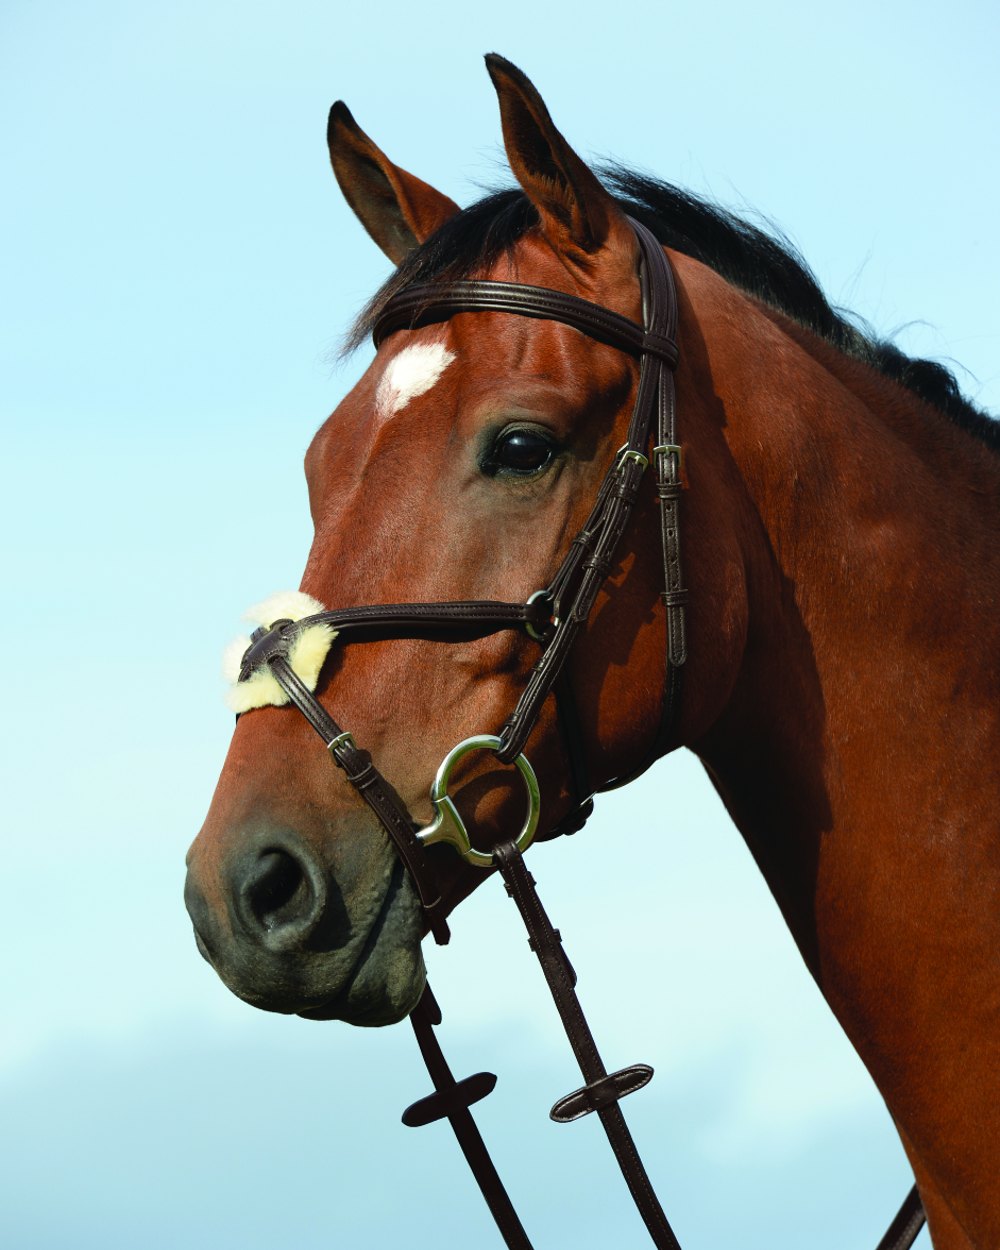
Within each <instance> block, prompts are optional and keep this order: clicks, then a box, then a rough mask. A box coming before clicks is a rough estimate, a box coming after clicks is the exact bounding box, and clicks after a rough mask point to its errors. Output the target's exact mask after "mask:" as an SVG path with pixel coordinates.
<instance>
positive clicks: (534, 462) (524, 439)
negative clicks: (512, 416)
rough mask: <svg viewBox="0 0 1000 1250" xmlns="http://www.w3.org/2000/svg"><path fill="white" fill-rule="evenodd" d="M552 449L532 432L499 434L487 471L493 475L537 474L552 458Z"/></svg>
mask: <svg viewBox="0 0 1000 1250" xmlns="http://www.w3.org/2000/svg"><path fill="white" fill-rule="evenodd" d="M552 452H553V447H552V444H551V443H550V442H549V440H548V439H547V438H543V437H542V435H541V434H536V433H535V432H534V431H533V430H508V431H507V432H506V433H505V434H501V435H500V437H499V438H498V439H497V441H496V443H495V444H494V446H493V450H492V452H491V454H490V458H489V464H488V469H490V470H492V471H493V472H494V473H496V472H498V471H499V470H506V471H507V472H508V473H537V471H538V470H539V469H541V468H543V467H544V466H545V465H546V464H548V462H549V460H551V458H552Z"/></svg>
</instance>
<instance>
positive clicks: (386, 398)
mask: <svg viewBox="0 0 1000 1250" xmlns="http://www.w3.org/2000/svg"><path fill="white" fill-rule="evenodd" d="M454 359H455V353H454V352H453V351H450V350H449V349H448V348H447V347H446V346H445V345H444V343H443V342H442V341H441V340H440V339H437V340H434V341H432V342H429V343H411V344H410V345H409V346H408V347H404V348H403V350H402V351H401V352H399V353H397V355H395V356H393V357H392V359H391V360H390V361H389V362H388V363H387V364H386V366H385V369H384V371H383V373H382V376H381V377H380V378H379V381H378V386H377V387H376V389H375V412H376V414H377V415H378V416H379V417H381V418H383V419H388V418H390V417H393V416H395V415H396V413H397V412H399V411H400V410H401V409H403V408H405V407H406V405H407V404H408V403H409V402H410V400H411V399H416V397H417V396H418V395H423V394H425V393H426V392H427V391H429V390H430V389H431V387H432V386H434V385H435V383H436V382H437V381H438V379H439V378H440V377H441V375H442V374H443V373H444V371H445V370H446V369H447V368H448V366H449V365H450V364H451V363H452V361H453V360H454Z"/></svg>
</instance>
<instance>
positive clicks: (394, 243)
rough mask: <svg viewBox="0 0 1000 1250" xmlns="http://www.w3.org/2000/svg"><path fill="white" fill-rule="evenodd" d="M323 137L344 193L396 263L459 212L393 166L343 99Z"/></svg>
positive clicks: (423, 185)
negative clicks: (359, 123)
mask: <svg viewBox="0 0 1000 1250" xmlns="http://www.w3.org/2000/svg"><path fill="white" fill-rule="evenodd" d="M326 140H327V143H328V144H329V147H330V164H331V165H332V166H333V172H334V173H335V174H336V176H337V181H338V182H339V183H340V189H341V191H343V193H344V198H345V199H346V200H347V202H348V204H350V206H351V208H352V209H353V210H354V213H355V215H356V216H357V218H358V220H359V221H360V222H361V224H362V225H363V226H364V228H365V229H366V230H367V231H368V233H369V234H370V235H371V237H372V238H373V239H374V240H375V242H376V243H377V244H378V245H379V247H380V248H381V249H382V251H383V252H385V254H386V256H388V257H389V259H390V260H391V261H392V262H393V263H394V264H396V265H398V264H399V263H400V262H401V261H402V260H403V258H404V257H405V256H406V255H407V253H408V252H411V251H412V250H413V248H415V247H416V246H417V245H418V244H419V243H423V241H424V239H426V238H428V236H430V235H432V234H433V233H434V231H435V230H437V228H438V227H439V226H441V225H443V224H444V223H445V222H446V221H447V220H448V218H449V217H453V216H454V215H455V213H457V212H458V211H459V209H458V205H457V204H456V203H455V201H454V200H451V199H449V198H448V196H446V195H442V194H441V192H440V191H435V189H434V188H433V187H431V186H428V185H427V183H426V182H423V181H422V180H421V179H420V178H417V177H416V176H415V175H414V174H410V173H407V172H406V170H405V169H400V167H399V166H398V165H394V164H393V163H392V161H390V160H389V158H388V157H387V156H386V154H385V153H384V152H383V151H382V150H381V148H378V147H376V145H375V144H374V143H373V142H372V141H371V139H369V138H368V136H367V135H366V134H365V132H364V131H363V130H362V129H361V127H360V126H359V125H358V123H357V122H356V121H355V120H354V118H353V117H352V116H351V112H350V109H348V107H347V105H346V104H345V103H344V102H343V101H342V100H338V101H337V103H336V104H335V105H334V106H333V108H332V109H330V120H329V122H328V123H327V128H326Z"/></svg>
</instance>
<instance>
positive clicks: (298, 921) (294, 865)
mask: <svg viewBox="0 0 1000 1250" xmlns="http://www.w3.org/2000/svg"><path fill="white" fill-rule="evenodd" d="M235 876H236V881H235V883H234V884H235V885H236V889H235V890H234V895H235V901H236V908H237V911H238V913H239V916H240V919H241V920H242V922H243V924H244V926H245V927H246V928H247V929H248V930H250V931H251V932H252V933H253V934H254V935H255V936H256V937H257V938H258V940H260V941H261V942H263V944H264V945H265V946H270V947H285V946H288V945H289V944H294V945H299V944H301V943H302V942H303V941H304V940H305V939H306V938H307V937H308V936H309V934H310V933H311V932H312V930H313V929H314V928H315V927H316V925H317V923H318V922H319V920H320V918H321V916H322V914H323V909H324V906H325V903H326V888H325V883H324V879H323V875H322V873H321V871H320V869H319V866H318V865H314V864H313V863H312V862H311V861H310V860H309V859H308V858H307V857H306V856H305V855H297V854H293V853H291V852H290V851H287V850H283V849H281V848H278V847H270V848H268V849H267V850H265V851H261V852H259V853H257V854H254V855H251V856H247V857H246V858H243V859H242V860H241V861H240V863H239V865H238V866H237V870H236V874H235Z"/></svg>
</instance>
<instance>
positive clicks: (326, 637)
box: [222, 590, 337, 713]
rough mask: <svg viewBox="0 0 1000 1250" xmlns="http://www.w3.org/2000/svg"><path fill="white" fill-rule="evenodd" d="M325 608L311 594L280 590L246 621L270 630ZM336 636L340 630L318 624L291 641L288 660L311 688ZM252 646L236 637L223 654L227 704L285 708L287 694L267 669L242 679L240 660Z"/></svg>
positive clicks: (239, 707)
mask: <svg viewBox="0 0 1000 1250" xmlns="http://www.w3.org/2000/svg"><path fill="white" fill-rule="evenodd" d="M325 611H326V608H325V607H324V606H323V604H322V603H320V602H319V600H318V599H314V598H313V597H312V595H306V594H303V592H302V591H301V590H280V591H278V593H277V594H276V595H271V597H270V598H269V599H265V600H264V602H263V603H258V604H257V606H256V607H254V608H251V609H250V611H249V612H247V614H246V616H245V617H244V620H247V621H250V622H252V623H253V624H254V625H263V626H264V628H265V629H270V627H271V626H272V625H273V624H274V622H275V621H281V620H289V621H301V620H302V618H303V617H306V616H315V615H316V613H317V612H325ZM336 637H337V631H336V630H335V629H333V628H332V627H331V626H329V625H323V624H316V625H309V626H307V627H306V628H305V629H303V630H302V632H301V633H300V634H299V636H298V637H297V638H296V639H295V641H294V642H293V643H292V646H291V648H290V650H289V652H288V663H289V664H290V665H291V667H292V669H293V670H294V671H295V673H296V674H297V675H298V676H299V677H300V678H301V679H302V681H303V682H304V683H305V684H306V686H308V688H309V689H310V690H315V689H316V683H317V682H318V681H319V673H320V669H321V668H322V667H323V661H324V660H325V659H326V657H327V653H328V652H329V650H330V646H331V644H332V642H333V640H334V638H336ZM249 646H250V639H249V638H246V637H242V638H234V639H233V641H232V642H231V643H230V644H229V646H228V647H227V648H226V650H225V653H224V655H223V657H222V673H223V676H224V677H225V679H226V681H228V682H229V689H228V690H227V691H226V704H227V706H228V707H229V708H230V709H231V710H232V711H234V712H236V713H240V712H249V711H250V710H251V709H252V708H255V707H269V706H273V707H283V706H284V705H285V704H286V703H287V702H288V695H287V694H285V692H284V690H282V688H281V687H280V686H279V685H278V683H277V682H276V681H275V679H274V676H273V674H272V673H271V672H270V671H269V670H268V669H267V668H263V669H257V671H256V672H254V673H251V675H250V677H249V678H248V679H247V680H246V681H240V680H239V677H240V662H241V660H242V659H243V656H244V654H245V652H246V649H247V647H249Z"/></svg>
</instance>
